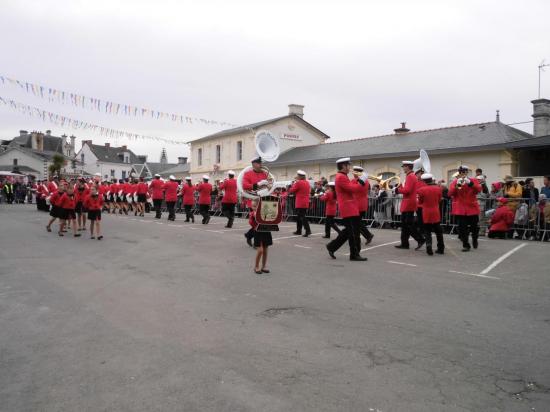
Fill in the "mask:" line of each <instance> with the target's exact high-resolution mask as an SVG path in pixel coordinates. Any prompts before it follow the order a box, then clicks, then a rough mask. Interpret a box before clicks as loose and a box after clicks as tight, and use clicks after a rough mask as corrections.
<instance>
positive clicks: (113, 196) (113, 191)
mask: <svg viewBox="0 0 550 412" xmlns="http://www.w3.org/2000/svg"><path fill="white" fill-rule="evenodd" d="M109 189H110V192H111V196H110V203H111V205H112V206H113V210H112V211H111V213H116V211H117V209H118V203H117V196H118V194H117V193H118V183H117V180H116V178H114V177H113V180H112V182H111V185H110V186H109Z"/></svg>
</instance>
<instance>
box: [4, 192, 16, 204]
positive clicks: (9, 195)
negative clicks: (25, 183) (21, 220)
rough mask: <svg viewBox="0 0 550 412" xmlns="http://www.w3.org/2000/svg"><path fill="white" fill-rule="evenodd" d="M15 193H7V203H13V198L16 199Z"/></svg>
mask: <svg viewBox="0 0 550 412" xmlns="http://www.w3.org/2000/svg"><path fill="white" fill-rule="evenodd" d="M14 198H15V197H14V195H13V192H11V193H6V202H7V203H13V200H14Z"/></svg>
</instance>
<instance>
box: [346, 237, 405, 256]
mask: <svg viewBox="0 0 550 412" xmlns="http://www.w3.org/2000/svg"><path fill="white" fill-rule="evenodd" d="M395 243H401V241H400V240H396V241H395V242H388V243H382V244H380V245H376V246H371V247H367V248H365V249H361V252H366V251H367V250H371V249H376V248H377V247H382V246H388V245H393V244H395ZM344 256H349V253H344Z"/></svg>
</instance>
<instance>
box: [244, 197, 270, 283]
mask: <svg viewBox="0 0 550 412" xmlns="http://www.w3.org/2000/svg"><path fill="white" fill-rule="evenodd" d="M258 204H259V203H258V201H257V200H253V201H252V206H251V207H252V209H253V212H251V216H252V217H251V218H250V219H251V220H252V222H251V225H252V228H253V230H254V249H256V259H255V261H254V272H255V273H256V274H257V275H261V274H262V273H269V269H267V268H266V265H267V248H268V247H269V246H271V245H273V238H272V236H271V232H263V231H257V230H256V229H257V228H258V223H257V221H256V218H255V217H256V213H257V208H258ZM249 222H250V220H249ZM260 262H261V265H260Z"/></svg>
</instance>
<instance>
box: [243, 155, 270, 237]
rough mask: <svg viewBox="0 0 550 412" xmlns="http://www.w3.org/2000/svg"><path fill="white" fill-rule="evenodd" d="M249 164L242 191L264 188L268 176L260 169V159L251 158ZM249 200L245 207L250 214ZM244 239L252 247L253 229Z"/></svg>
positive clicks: (267, 182) (258, 157)
mask: <svg viewBox="0 0 550 412" xmlns="http://www.w3.org/2000/svg"><path fill="white" fill-rule="evenodd" d="M250 163H251V164H252V169H251V170H249V171H248V172H246V173H245V174H244V175H243V182H242V186H243V190H259V189H262V188H264V187H266V186H267V185H268V184H269V181H268V179H269V175H268V173H267V172H266V171H265V170H264V169H263V168H262V158H261V157H260V156H257V157H255V158H253V159H252V160H251V161H250ZM251 204H252V202H251V200H247V201H246V205H247V207H248V208H249V212H250V213H252V208H251ZM244 237H245V238H246V243H247V244H248V245H249V246H252V239H253V238H254V228H251V229H249V230H248V232H246V233H245V234H244Z"/></svg>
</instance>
